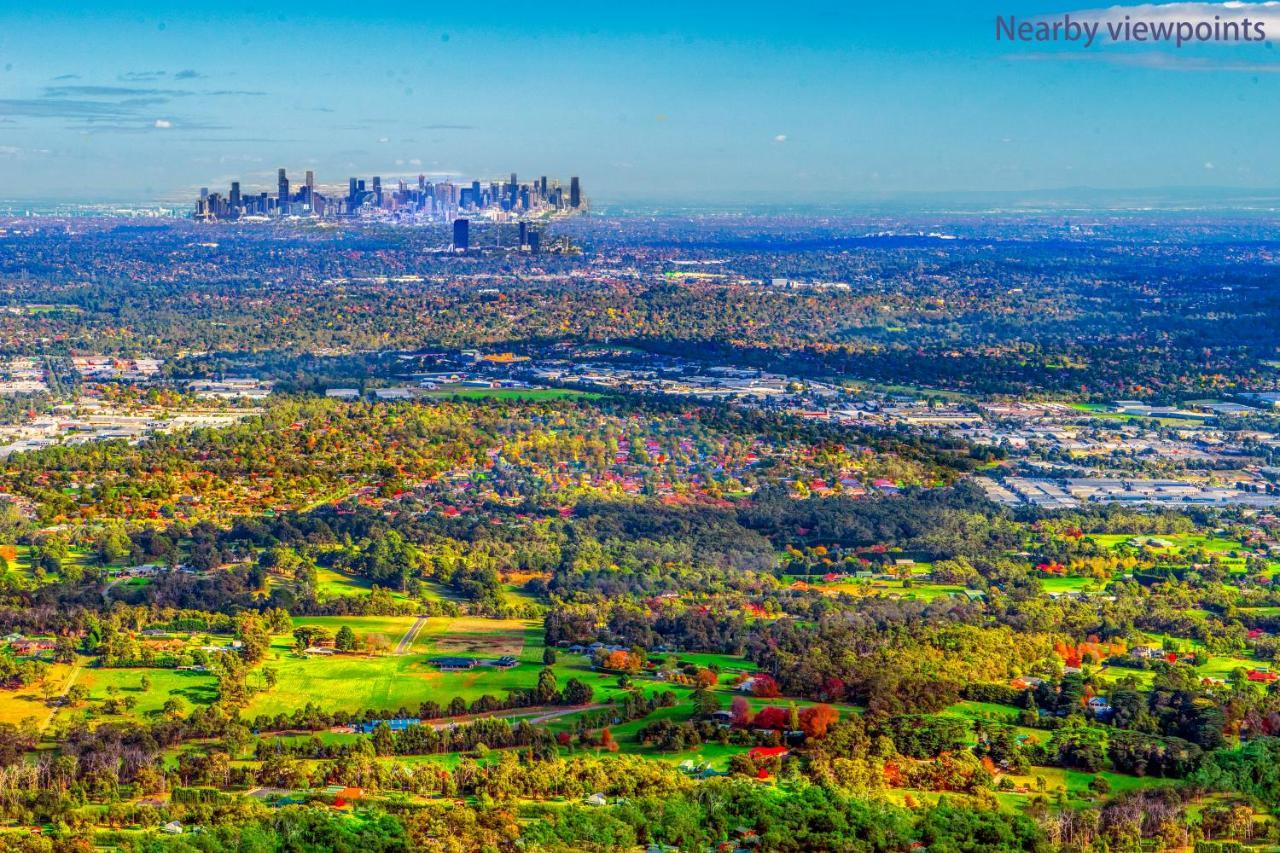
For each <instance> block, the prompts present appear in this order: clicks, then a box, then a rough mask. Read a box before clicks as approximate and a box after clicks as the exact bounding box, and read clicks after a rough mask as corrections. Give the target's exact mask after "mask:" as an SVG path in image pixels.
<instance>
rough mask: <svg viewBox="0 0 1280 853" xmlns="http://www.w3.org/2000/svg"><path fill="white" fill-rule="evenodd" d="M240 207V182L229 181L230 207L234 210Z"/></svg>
mask: <svg viewBox="0 0 1280 853" xmlns="http://www.w3.org/2000/svg"><path fill="white" fill-rule="evenodd" d="M239 207H240V182H239V181H232V182H231V209H232V210H236V209H238V208H239Z"/></svg>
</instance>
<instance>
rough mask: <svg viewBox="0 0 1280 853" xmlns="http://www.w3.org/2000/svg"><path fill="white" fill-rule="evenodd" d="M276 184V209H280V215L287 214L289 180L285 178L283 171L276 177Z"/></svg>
mask: <svg viewBox="0 0 1280 853" xmlns="http://www.w3.org/2000/svg"><path fill="white" fill-rule="evenodd" d="M276 182H277V184H278V186H277V189H278V191H279V192H278V195H277V196H276V207H278V208H279V209H280V215H281V216H283V215H284V214H286V213H288V212H289V179H288V178H286V177H285V174H284V169H281V170H280V172H279V174H278V175H277V177H276Z"/></svg>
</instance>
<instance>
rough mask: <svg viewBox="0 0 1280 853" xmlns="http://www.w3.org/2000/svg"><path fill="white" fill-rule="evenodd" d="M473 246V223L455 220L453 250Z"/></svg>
mask: <svg viewBox="0 0 1280 853" xmlns="http://www.w3.org/2000/svg"><path fill="white" fill-rule="evenodd" d="M470 246H471V223H470V222H469V221H468V220H466V219H455V220H453V248H455V249H464V250H465V249H467V248H470Z"/></svg>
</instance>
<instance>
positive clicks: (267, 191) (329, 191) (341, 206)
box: [191, 166, 587, 246]
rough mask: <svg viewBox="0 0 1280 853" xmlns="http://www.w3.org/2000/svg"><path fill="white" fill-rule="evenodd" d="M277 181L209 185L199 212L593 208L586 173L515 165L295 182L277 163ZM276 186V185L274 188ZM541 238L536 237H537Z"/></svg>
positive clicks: (392, 214) (419, 216)
mask: <svg viewBox="0 0 1280 853" xmlns="http://www.w3.org/2000/svg"><path fill="white" fill-rule="evenodd" d="M275 178H276V180H275V184H274V187H272V186H265V188H264V184H262V183H259V184H257V185H254V184H252V183H250V184H246V183H245V182H243V181H239V180H233V181H231V182H230V185H229V187H228V188H227V192H226V194H225V195H224V194H223V193H222V191H221V190H220V189H218V188H212V189H211V188H210V187H204V186H202V187H201V188H200V192H199V197H198V198H197V199H196V202H195V209H194V211H192V213H191V215H192V217H193V218H194V219H197V220H202V221H218V220H224V221H230V220H238V219H247V218H259V219H261V218H280V217H287V216H293V217H314V218H321V219H333V218H345V219H354V218H377V219H381V220H393V221H404V222H413V223H419V222H432V221H441V222H451V221H454V220H457V219H458V218H459V217H464V216H468V215H471V216H474V215H481V216H483V217H485V218H488V219H490V220H492V221H494V222H507V221H510V222H514V221H517V220H520V221H522V220H524V219H526V218H530V217H538V218H541V217H544V216H550V215H556V214H565V213H576V212H579V211H580V210H585V209H586V207H587V199H586V196H585V195H584V193H583V191H582V184H581V179H580V178H579V177H578V176H576V175H575V176H573V177H571V178H569V181H568V183H567V184H566V183H563V182H561V181H560V180H559V179H556V178H548V177H547V176H546V175H540V176H538V177H537V178H534V179H533V180H532V181H527V182H522V181H520V180H519V178H518V176H517V174H516V173H515V172H512V173H511V174H510V176H509V177H508V178H504V179H501V180H492V179H486V180H483V181H482V180H479V179H472V180H470V181H465V180H463V181H458V182H455V181H453V180H451V179H448V178H446V179H445V180H442V181H435V180H428V176H427V174H426V173H423V172H419V173H418V174H417V175H416V176H414V177H412V178H410V177H407V176H400V175H393V176H389V177H388V180H387V182H386V183H385V184H384V182H383V176H382V175H374V176H372V177H370V178H362V177H358V176H355V175H352V176H349V177H348V178H347V179H346V181H345V182H343V183H328V184H326V183H324V182H322V181H321V182H318V181H316V176H315V171H314V170H312V169H307V170H306V171H305V173H304V178H303V182H302V183H301V184H300V185H299V184H296V183H291V181H290V179H289V176H288V169H287V168H286V167H283V166H281V167H279V168H278V169H277V170H276V176H275ZM273 189H274V192H273V191H272V190H273ZM525 233H526V229H525V228H523V227H522V229H521V240H520V245H522V246H523V245H525V244H526V241H525V239H524V236H525ZM535 246H536V243H535Z"/></svg>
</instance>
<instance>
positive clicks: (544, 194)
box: [538, 175, 547, 199]
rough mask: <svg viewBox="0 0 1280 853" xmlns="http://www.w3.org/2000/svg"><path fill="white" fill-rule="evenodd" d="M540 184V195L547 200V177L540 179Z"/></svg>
mask: <svg viewBox="0 0 1280 853" xmlns="http://www.w3.org/2000/svg"><path fill="white" fill-rule="evenodd" d="M538 184H539V185H540V188H539V190H538V195H540V196H542V197H543V198H544V199H545V198H546V197H547V176H546V175H543V176H542V177H541V178H539V179H538Z"/></svg>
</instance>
